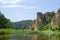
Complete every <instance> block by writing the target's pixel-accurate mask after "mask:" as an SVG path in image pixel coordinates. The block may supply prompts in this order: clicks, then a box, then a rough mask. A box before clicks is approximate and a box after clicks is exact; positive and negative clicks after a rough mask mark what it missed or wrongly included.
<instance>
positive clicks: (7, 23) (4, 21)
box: [0, 12, 11, 28]
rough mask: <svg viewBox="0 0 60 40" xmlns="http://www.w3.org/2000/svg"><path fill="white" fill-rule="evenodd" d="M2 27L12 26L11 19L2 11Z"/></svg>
mask: <svg viewBox="0 0 60 40" xmlns="http://www.w3.org/2000/svg"><path fill="white" fill-rule="evenodd" d="M0 28H11V23H10V20H9V19H7V18H5V16H4V15H3V14H2V13H1V12H0Z"/></svg>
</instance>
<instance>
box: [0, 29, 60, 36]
mask: <svg viewBox="0 0 60 40" xmlns="http://www.w3.org/2000/svg"><path fill="white" fill-rule="evenodd" d="M40 33H42V34H43V33H44V34H48V35H50V34H56V35H57V34H60V31H57V30H56V31H52V30H44V31H40V30H38V31H33V30H15V29H0V34H40Z"/></svg>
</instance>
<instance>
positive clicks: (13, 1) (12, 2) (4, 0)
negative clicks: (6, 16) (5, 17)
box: [0, 0, 23, 4]
mask: <svg viewBox="0 0 60 40" xmlns="http://www.w3.org/2000/svg"><path fill="white" fill-rule="evenodd" d="M22 1H23V0H0V2H1V3H3V4H7V3H10V4H15V3H18V2H22Z"/></svg>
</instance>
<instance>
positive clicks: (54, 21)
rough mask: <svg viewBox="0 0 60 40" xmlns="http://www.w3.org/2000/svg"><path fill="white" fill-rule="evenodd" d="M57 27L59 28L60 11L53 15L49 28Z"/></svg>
mask: <svg viewBox="0 0 60 40" xmlns="http://www.w3.org/2000/svg"><path fill="white" fill-rule="evenodd" d="M55 25H58V26H60V9H59V10H58V11H57V13H56V14H55V15H54V17H53V18H52V20H51V26H55Z"/></svg>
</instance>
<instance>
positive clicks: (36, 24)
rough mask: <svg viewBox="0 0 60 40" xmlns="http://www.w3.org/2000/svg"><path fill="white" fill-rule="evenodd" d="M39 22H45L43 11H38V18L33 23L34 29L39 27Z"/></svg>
mask: <svg viewBox="0 0 60 40" xmlns="http://www.w3.org/2000/svg"><path fill="white" fill-rule="evenodd" d="M39 23H40V24H43V14H42V13H41V12H38V13H37V18H36V20H34V21H33V23H32V27H33V28H34V30H38V29H39V25H40V24H39Z"/></svg>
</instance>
